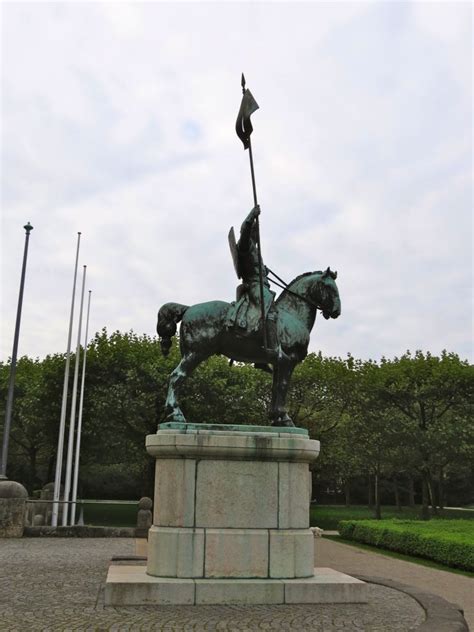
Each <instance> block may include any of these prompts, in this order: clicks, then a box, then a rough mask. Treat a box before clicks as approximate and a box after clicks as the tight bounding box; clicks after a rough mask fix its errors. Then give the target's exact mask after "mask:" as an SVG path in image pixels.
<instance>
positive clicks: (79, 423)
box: [70, 290, 92, 526]
mask: <svg viewBox="0 0 474 632" xmlns="http://www.w3.org/2000/svg"><path fill="white" fill-rule="evenodd" d="M91 294H92V292H91V290H89V298H88V300H87V318H86V333H85V336H84V358H83V363H82V378H81V397H80V399H79V419H78V420H77V436H76V458H75V462H74V476H73V481H72V504H71V518H70V524H71V526H74V525H75V524H76V500H77V483H78V479H79V458H80V454H81V434H82V408H83V406H84V385H85V380H86V358H87V335H88V332H89V314H90V310H91Z"/></svg>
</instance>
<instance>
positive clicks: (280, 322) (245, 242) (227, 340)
mask: <svg viewBox="0 0 474 632" xmlns="http://www.w3.org/2000/svg"><path fill="white" fill-rule="evenodd" d="M259 213H260V209H259V207H258V206H257V207H255V208H254V209H252V211H251V212H250V214H249V215H248V217H247V218H246V220H245V221H244V223H243V225H242V228H241V232H240V239H239V241H238V243H236V244H234V245H235V250H236V251H235V252H234V253H233V254H234V263H235V264H236V268H237V273H238V275H239V276H240V277H241V279H242V284H241V285H240V286H239V287H238V288H237V301H235V302H234V303H226V302H224V301H209V302H207V303H198V304H197V305H192V306H188V305H181V304H179V303H166V304H165V305H163V306H162V307H161V309H160V310H159V312H158V324H157V332H158V334H159V336H160V341H161V348H162V351H163V353H164V355H167V354H168V352H169V349H170V346H171V338H172V337H173V336H174V335H175V333H176V330H177V323H179V322H180V321H181V327H180V340H179V342H180V350H181V356H182V359H181V362H180V363H179V364H178V366H177V367H176V368H175V370H174V371H173V372H172V374H171V377H170V382H169V388H168V395H167V398H166V404H165V407H166V412H167V419H168V421H171V422H180V423H185V422H186V419H185V418H184V415H183V413H182V411H181V409H180V407H179V404H178V400H177V394H178V392H179V390H180V388H181V387H182V384H183V382H184V381H185V379H186V378H187V377H189V375H190V374H191V373H192V372H193V370H194V369H195V368H196V367H197V366H198V365H199V364H200V363H201V362H203V361H204V360H206V358H209V357H210V356H212V355H216V354H221V355H225V356H227V357H228V358H230V359H231V360H235V361H238V362H251V363H253V364H254V365H255V367H256V368H259V369H263V370H267V371H270V372H272V373H273V386H272V399H271V406H270V411H269V416H270V419H271V421H272V426H276V427H281V426H284V427H293V425H294V424H293V422H292V420H291V418H290V417H289V415H288V413H287V411H286V408H285V403H286V395H287V391H288V385H289V381H290V378H291V374H292V373H293V370H294V368H295V366H296V365H297V364H298V362H301V361H302V360H303V359H304V358H305V357H306V355H307V351H308V344H309V337H310V332H311V330H312V328H313V325H314V322H315V318H316V313H317V310H318V309H319V310H321V311H322V313H323V316H324V317H325V318H326V319H328V318H337V317H338V316H339V315H340V313H341V303H340V299H339V292H338V289H337V285H336V282H335V279H336V276H337V273H335V272H331V270H330V269H329V268H328V269H327V270H326V271H325V272H322V271H320V270H318V271H316V272H305V273H304V274H301V275H299V276H298V277H296V279H294V280H293V281H292V282H291V283H289V284H288V286H287V287H286V288H285V289H284V290H283V291H282V292H281V294H280V296H279V297H278V298H277V300H276V301H274V296H275V295H274V293H273V292H271V291H270V289H269V283H268V272H269V271H268V270H267V269H266V268H264V270H265V276H264V282H263V286H264V308H265V309H264V310H262V309H261V302H260V292H259V261H258V254H257V252H258V251H257V244H256V230H255V224H256V222H257V221H258V215H259ZM234 242H235V240H234ZM263 311H264V313H265V321H266V322H265V323H263V322H262V317H261V313H262V312H263ZM264 327H266V332H267V336H266V341H267V344H266V345H265V346H264V344H262V341H263V340H264V337H263V335H262V333H263V329H264ZM269 365H270V366H271V367H272V368H270V366H269Z"/></svg>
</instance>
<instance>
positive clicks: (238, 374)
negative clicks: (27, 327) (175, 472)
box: [0, 330, 474, 513]
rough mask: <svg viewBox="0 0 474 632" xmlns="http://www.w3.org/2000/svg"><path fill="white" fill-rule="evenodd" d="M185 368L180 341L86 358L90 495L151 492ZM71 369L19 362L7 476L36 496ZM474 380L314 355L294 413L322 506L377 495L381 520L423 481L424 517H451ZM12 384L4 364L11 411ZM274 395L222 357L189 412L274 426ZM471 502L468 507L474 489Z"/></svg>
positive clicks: (192, 391) (99, 340)
mask: <svg viewBox="0 0 474 632" xmlns="http://www.w3.org/2000/svg"><path fill="white" fill-rule="evenodd" d="M178 361H179V349H178V346H177V343H176V341H175V342H174V344H173V346H172V348H171V351H170V355H169V356H168V357H166V358H165V357H163V355H162V354H161V350H160V347H159V343H158V340H157V339H156V338H151V337H149V336H145V335H142V336H139V335H137V334H135V333H133V332H128V333H120V332H114V333H112V334H108V333H107V331H106V330H103V331H101V332H99V333H97V334H96V335H95V337H94V339H93V340H92V341H91V343H90V345H89V347H88V351H87V374H86V389H85V399H84V410H83V433H82V451H81V481H82V493H83V495H86V496H87V495H88V494H89V495H94V496H102V497H104V498H111V497H117V498H118V497H124V496H125V497H133V496H135V497H136V496H138V495H141V494H143V493H147V494H150V493H151V492H152V486H153V465H154V464H153V461H152V459H150V458H149V457H148V456H147V455H146V452H145V450H144V442H145V437H146V435H147V434H150V433H154V432H156V428H157V425H158V424H159V423H161V422H162V421H164V418H163V408H164V401H165V397H166V391H167V383H168V377H169V374H170V373H171V371H172V370H173V368H174V367H175V366H176V365H177V363H178ZM71 362H72V363H71V366H74V357H72V358H71ZM81 364H82V363H81ZM64 366H65V356H64V355H62V354H56V355H51V356H47V357H46V358H44V359H43V360H38V359H35V360H33V359H30V358H27V357H23V358H20V360H19V361H18V365H17V378H16V386H15V402H14V414H13V420H12V430H11V440H10V446H11V448H10V456H9V467H8V470H9V476H10V477H12V478H15V479H16V480H20V481H21V482H22V483H24V484H25V485H26V486H27V488H28V489H29V490H30V492H31V491H33V489H35V488H38V487H40V486H41V485H43V484H44V483H46V482H49V481H50V480H52V477H53V475H54V467H55V455H56V449H57V440H58V427H59V418H60V411H61V396H62V389H63V380H64ZM473 371H474V368H473V367H472V366H471V365H469V364H468V363H467V362H465V361H463V360H460V359H459V357H458V356H457V355H455V354H452V353H447V352H444V353H443V354H441V356H440V357H436V356H432V355H430V354H423V353H421V352H416V353H415V354H413V355H412V354H410V353H409V352H407V353H406V354H405V355H403V356H402V357H401V358H394V359H393V360H388V359H385V358H384V359H382V361H381V362H379V363H377V362H373V361H361V360H357V359H356V358H353V357H352V356H351V355H349V356H348V357H347V358H345V359H341V358H325V357H323V356H322V355H321V354H310V355H308V357H307V358H306V359H305V361H304V362H302V363H301V364H300V365H299V366H298V367H297V368H296V370H295V372H294V376H293V379H292V382H291V386H290V391H289V395H288V404H289V410H290V414H291V415H292V417H293V419H294V421H295V423H296V425H298V426H301V427H306V428H307V429H308V431H309V433H310V436H311V437H312V438H315V439H319V440H320V441H321V454H320V458H319V459H318V461H317V462H316V464H315V468H314V473H313V480H314V483H315V485H314V491H313V496H316V497H324V494H328V493H329V494H333V496H334V497H336V498H339V497H340V496H339V495H340V494H344V495H345V500H346V502H347V503H349V502H351V495H353V494H355V495H357V494H358V495H359V496H358V498H359V499H360V496H361V494H362V495H363V496H364V498H366V499H367V498H368V499H369V501H370V497H371V494H372V490H375V492H376V493H375V498H374V501H375V506H376V510H377V506H378V507H379V508H380V498H381V495H383V494H385V497H386V496H387V494H388V493H389V490H392V489H393V490H394V491H395V495H396V498H397V503H398V502H399V500H400V495H401V496H404V498H405V499H406V497H407V489H408V483H411V484H412V483H413V481H415V482H416V483H417V484H418V482H419V483H420V484H421V488H422V491H423V501H424V504H425V508H426V507H427V505H428V504H432V505H435V506H436V505H440V506H442V505H443V504H444V503H445V501H446V494H447V493H448V491H449V493H452V492H451V489H450V484H451V481H454V480H458V481H459V480H470V481H471V482H472V478H473V469H472V463H473V457H474V423H473V390H474V374H473ZM72 373H73V372H72V371H71V376H70V384H69V391H68V392H69V400H70V399H71V388H72V381H73V376H72ZM8 375H9V365H8V363H0V391H1V405H2V406H3V407H4V405H5V401H6V393H7V384H8ZM270 385H271V378H270V376H268V375H267V374H265V373H263V372H262V371H256V370H255V369H254V368H253V367H252V366H249V365H240V364H235V365H234V366H232V367H231V366H229V362H228V361H227V360H226V359H225V358H223V357H212V358H210V359H209V360H208V361H207V362H205V363H203V364H202V365H201V366H200V367H199V368H198V369H197V370H196V371H195V373H194V375H193V377H192V378H191V379H190V380H189V381H188V382H187V383H186V386H185V388H184V391H183V395H182V406H183V410H184V412H185V414H186V416H187V418H188V419H189V420H190V421H193V422H204V423H224V424H230V423H234V424H247V423H251V424H266V423H268V421H267V408H268V403H269V398H270ZM0 414H1V421H0V424H2V423H3V419H4V410H3V411H0ZM69 415H70V401H69V402H68V415H67V420H69ZM0 428H1V425H0ZM361 485H362V486H361ZM369 490H370V493H369V494H368V491H369ZM447 490H448V491H447ZM367 494H368V496H367ZM463 494H464V496H463V497H464V498H465V499H466V500H469V494H472V485H471V490H470V489H469V486H468V485H467V484H466V487H465V489H464V491H463ZM385 502H386V500H385ZM379 513H380V512H379Z"/></svg>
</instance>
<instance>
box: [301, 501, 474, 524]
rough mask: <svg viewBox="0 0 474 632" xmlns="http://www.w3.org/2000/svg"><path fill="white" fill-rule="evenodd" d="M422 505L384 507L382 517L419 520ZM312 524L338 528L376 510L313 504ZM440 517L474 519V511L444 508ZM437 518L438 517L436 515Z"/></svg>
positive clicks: (368, 518)
mask: <svg viewBox="0 0 474 632" xmlns="http://www.w3.org/2000/svg"><path fill="white" fill-rule="evenodd" d="M420 513H421V507H402V510H401V511H398V510H397V508H396V507H394V506H384V507H382V518H383V519H385V518H400V519H403V520H417V519H419V517H420ZM310 515H311V526H312V527H320V528H321V529H327V530H337V528H338V524H339V522H340V521H341V520H371V519H373V518H374V512H373V510H372V509H369V508H368V507H367V506H366V505H352V506H349V507H346V506H345V505H312V506H311V514H310ZM439 518H442V519H443V520H453V519H460V518H462V519H463V520H474V511H473V512H472V513H471V512H469V511H463V510H462V509H461V510H457V509H444V510H443V511H442V512H441V514H440V516H439ZM435 519H436V517H435Z"/></svg>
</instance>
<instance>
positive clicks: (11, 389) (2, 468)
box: [0, 222, 33, 480]
mask: <svg viewBox="0 0 474 632" xmlns="http://www.w3.org/2000/svg"><path fill="white" fill-rule="evenodd" d="M23 228H24V229H25V246H24V249H23V264H22V267H21V278H20V291H19V293H18V307H17V310H16V322H15V333H14V336H13V351H12V359H11V363H10V378H9V382H8V395H7V407H6V412H5V425H4V427H3V445H2V462H1V463H0V480H4V479H6V478H7V459H8V444H9V441H10V426H11V419H12V412H13V399H14V396H15V375H16V360H17V355H18V339H19V337H20V323H21V310H22V307H23V291H24V288H25V275H26V261H27V258H28V242H29V240H30V232H31V231H32V230H33V226H32V225H31V224H30V222H28V223H27V224H26V225H25V226H23Z"/></svg>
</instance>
